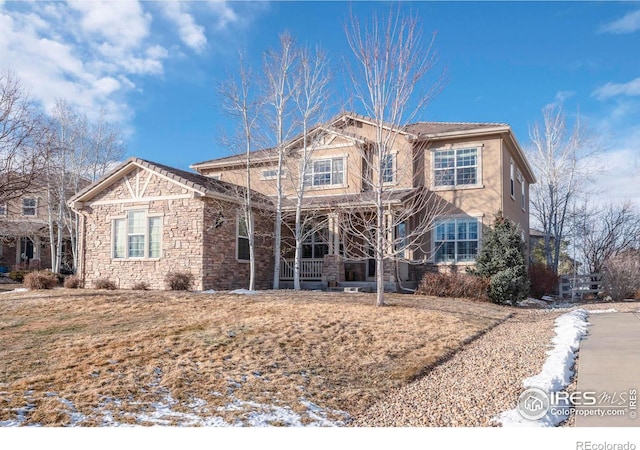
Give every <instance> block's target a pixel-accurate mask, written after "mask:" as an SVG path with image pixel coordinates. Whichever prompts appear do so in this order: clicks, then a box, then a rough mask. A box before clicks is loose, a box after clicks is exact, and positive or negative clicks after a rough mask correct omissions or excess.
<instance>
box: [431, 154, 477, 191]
mask: <svg viewBox="0 0 640 450" xmlns="http://www.w3.org/2000/svg"><path fill="white" fill-rule="evenodd" d="M465 148H475V149H476V150H477V155H476V158H477V161H476V163H477V164H476V171H477V172H476V183H475V184H461V185H455V184H454V185H447V186H436V177H435V173H436V172H435V171H436V169H435V166H436V164H435V163H436V152H440V151H447V150H461V149H465ZM483 150H484V143H482V142H465V143H464V144H449V145H445V146H443V147H435V148H432V149H431V183H430V184H431V190H433V191H461V190H465V189H482V188H484V184H483V180H482V172H483V171H482V153H483Z"/></svg>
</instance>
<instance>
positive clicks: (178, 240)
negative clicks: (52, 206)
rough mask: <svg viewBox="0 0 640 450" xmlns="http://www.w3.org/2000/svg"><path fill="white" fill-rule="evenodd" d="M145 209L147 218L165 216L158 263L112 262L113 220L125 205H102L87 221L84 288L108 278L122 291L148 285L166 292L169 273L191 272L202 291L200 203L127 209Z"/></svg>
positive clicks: (161, 203) (169, 202)
mask: <svg viewBox="0 0 640 450" xmlns="http://www.w3.org/2000/svg"><path fill="white" fill-rule="evenodd" d="M135 207H138V208H140V209H146V208H147V207H148V214H158V213H160V214H163V219H162V253H161V257H160V258H158V259H129V260H126V259H112V258H111V245H112V237H111V227H112V221H111V219H110V217H112V216H121V215H122V214H124V212H125V211H124V210H123V209H122V205H117V204H116V205H99V206H95V207H93V208H92V213H91V214H90V215H89V216H88V217H87V219H86V227H85V229H86V234H85V243H86V251H85V254H84V257H85V261H84V279H85V286H86V287H88V288H92V287H94V284H95V281H96V280H97V279H100V278H108V279H110V280H111V281H113V282H115V283H116V285H117V286H118V287H119V288H121V289H130V288H131V287H132V286H133V285H134V284H136V283H139V282H145V283H147V284H148V285H149V288H151V289H164V288H165V284H164V277H165V276H166V274H167V272H170V271H188V272H191V273H192V274H193V276H194V278H195V281H196V282H195V286H194V287H195V289H203V284H202V279H203V265H202V251H203V247H202V211H203V204H202V201H201V200H198V199H178V200H162V201H152V202H145V203H140V204H131V205H127V208H135Z"/></svg>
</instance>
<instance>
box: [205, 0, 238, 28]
mask: <svg viewBox="0 0 640 450" xmlns="http://www.w3.org/2000/svg"><path fill="white" fill-rule="evenodd" d="M208 4H209V5H210V7H211V9H212V10H213V11H214V12H215V13H216V16H217V18H218V24H217V26H218V28H219V29H225V28H227V27H228V26H229V25H230V24H233V23H236V22H237V21H238V20H239V17H238V14H236V12H235V11H234V10H233V9H232V8H231V7H230V6H229V2H227V1H226V0H212V1H209V2H208Z"/></svg>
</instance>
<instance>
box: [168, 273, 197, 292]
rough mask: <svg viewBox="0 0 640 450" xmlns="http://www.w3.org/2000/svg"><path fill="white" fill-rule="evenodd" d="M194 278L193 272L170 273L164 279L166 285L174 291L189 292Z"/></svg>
mask: <svg viewBox="0 0 640 450" xmlns="http://www.w3.org/2000/svg"><path fill="white" fill-rule="evenodd" d="M193 282H194V278H193V274H192V273H191V272H169V273H167V275H166V276H165V277H164V283H165V284H166V286H167V288H168V289H170V290H172V291H189V290H191V287H192V286H193Z"/></svg>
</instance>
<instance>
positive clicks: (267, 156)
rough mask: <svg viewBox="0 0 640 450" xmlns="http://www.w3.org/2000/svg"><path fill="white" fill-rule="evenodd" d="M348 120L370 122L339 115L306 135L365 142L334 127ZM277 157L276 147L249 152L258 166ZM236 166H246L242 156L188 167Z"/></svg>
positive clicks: (291, 142)
mask: <svg viewBox="0 0 640 450" xmlns="http://www.w3.org/2000/svg"><path fill="white" fill-rule="evenodd" d="M348 118H356V119H358V120H363V121H364V120H365V119H366V120H370V119H367V118H366V117H363V116H360V115H358V114H354V113H340V114H338V115H337V116H335V117H333V118H332V119H330V120H328V121H327V122H325V123H321V124H318V125H315V126H314V127H312V128H311V129H310V130H309V131H308V134H313V133H316V132H318V131H319V130H322V131H324V132H326V133H329V134H335V135H339V136H342V137H345V138H347V139H350V140H352V141H354V142H360V143H365V142H367V139H365V138H364V137H363V136H359V135H357V134H355V133H349V132H347V131H344V130H343V129H340V128H338V127H336V124H339V123H341V122H344V121H345V120H346V119H348ZM302 138H303V135H302V133H300V134H298V135H297V136H295V137H293V138H291V139H289V140H288V141H287V142H286V143H285V145H284V147H285V148H287V149H289V148H291V147H294V146H295V145H296V144H297V143H298V142H299V141H300V140H301V139H302ZM277 157H278V148H277V147H270V148H265V149H258V150H253V151H252V152H251V163H252V164H259V163H263V162H271V161H274V160H275V159H276V158H277ZM238 164H243V165H244V164H246V159H245V155H244V154H238V155H231V156H223V157H222V158H215V159H209V160H207V161H201V162H198V163H195V164H191V166H189V167H191V168H192V169H195V170H198V169H209V168H217V167H220V168H223V167H224V168H226V167H229V166H234V165H238Z"/></svg>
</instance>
